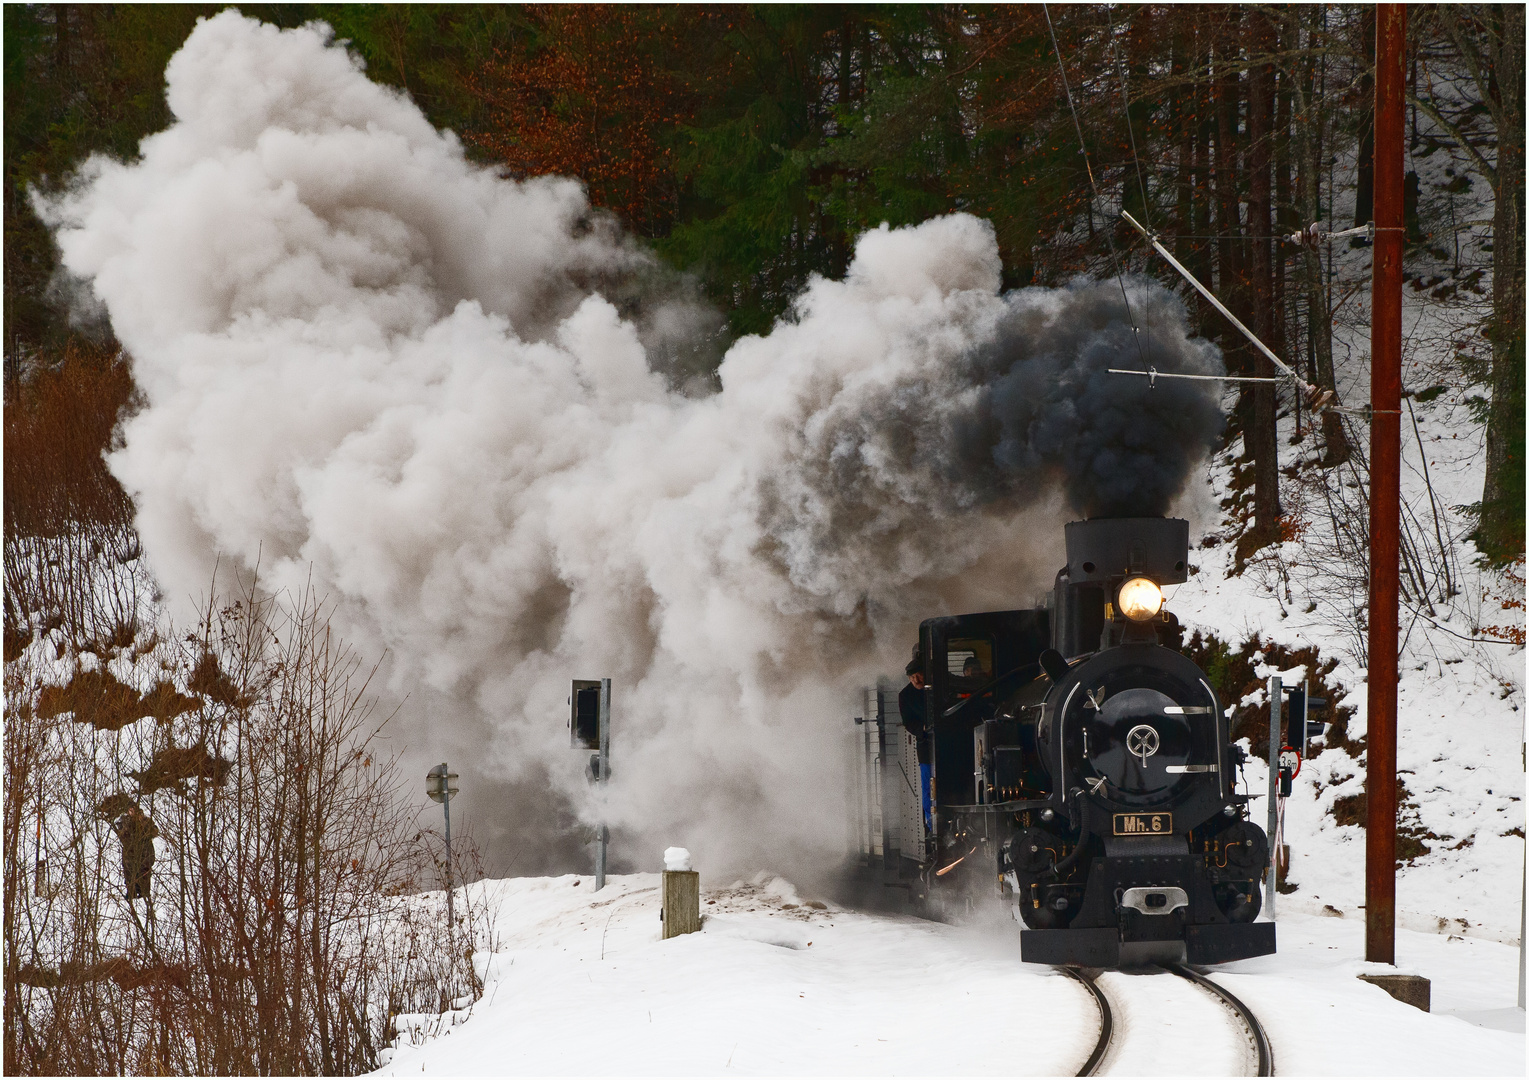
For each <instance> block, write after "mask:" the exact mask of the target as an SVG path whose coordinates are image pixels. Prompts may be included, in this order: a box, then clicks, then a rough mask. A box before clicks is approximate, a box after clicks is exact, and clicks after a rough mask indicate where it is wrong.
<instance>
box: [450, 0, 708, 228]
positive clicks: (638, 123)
mask: <svg viewBox="0 0 1529 1080" xmlns="http://www.w3.org/2000/svg"><path fill="white" fill-rule="evenodd" d="M522 15H523V16H524V18H525V19H526V20H528V21H529V22H530V24H531V25H532V27H533V28H534V29H535V31H536V44H535V46H534V47H533V48H532V49H531V50H529V52H526V53H521V52H517V53H514V54H512V53H509V52H506V51H503V50H500V51H497V52H496V53H495V56H494V59H493V60H492V61H490V62H489V63H487V64H485V65H484V67H483V68H482V70H480V71H475V72H472V73H471V74H469V75H468V76H467V83H468V86H469V87H470V88H471V89H472V91H473V92H474V93H475V94H476V95H477V96H478V97H479V98H480V99H481V100H482V101H483V102H484V103H485V104H486V106H487V108H488V118H487V119H488V122H487V123H486V124H485V126H484V127H483V128H482V129H481V130H479V131H477V132H476V133H474V134H473V135H471V136H470V139H471V141H472V143H473V144H474V145H476V146H477V147H478V148H480V149H481V150H483V151H484V152H486V153H487V154H489V155H491V156H492V157H493V158H494V159H496V160H498V161H502V162H503V163H504V164H505V165H506V166H507V167H508V169H509V171H510V172H511V173H512V174H514V175H516V176H519V177H526V176H542V175H548V174H551V175H558V176H576V177H578V178H579V179H581V180H583V181H584V183H585V184H587V185H588V188H589V195H590V200H591V201H592V202H593V203H594V204H595V205H596V206H601V207H605V208H606V209H609V210H612V211H615V212H616V213H617V214H618V215H620V216H621V218H622V219H623V220H624V221H626V222H627V223H628V224H630V225H631V226H632V227H634V228H635V229H636V230H637V231H638V232H640V233H643V234H645V235H653V234H654V233H655V231H657V230H659V229H661V228H662V226H664V225H665V224H667V223H668V221H669V220H670V219H671V218H672V216H673V214H674V211H675V206H676V202H677V199H678V194H679V192H678V185H677V182H676V179H675V176H674V171H673V148H672V145H671V142H670V139H671V137H672V136H673V134H674V132H675V131H677V129H678V128H679V127H680V126H681V125H683V124H685V123H686V122H687V121H689V120H690V119H692V118H693V116H694V114H695V109H696V107H697V105H698V104H699V100H700V99H699V95H698V93H697V92H696V91H697V88H696V87H695V86H693V85H691V84H690V81H689V79H687V77H686V76H685V75H684V74H682V73H681V72H679V71H678V70H676V67H675V64H676V63H677V61H678V59H679V57H680V56H681V55H682V54H683V51H684V48H685V42H686V39H687V38H688V37H691V36H693V35H695V34H697V33H701V32H706V31H708V30H709V29H710V28H711V27H712V25H713V24H716V23H717V22H718V21H719V20H722V19H723V18H725V16H726V11H725V10H724V9H720V8H703V7H677V8H662V7H649V6H638V5H619V4H587V5H578V6H567V5H561V4H531V5H528V6H527V7H526V8H524V9H523V11H522Z"/></svg>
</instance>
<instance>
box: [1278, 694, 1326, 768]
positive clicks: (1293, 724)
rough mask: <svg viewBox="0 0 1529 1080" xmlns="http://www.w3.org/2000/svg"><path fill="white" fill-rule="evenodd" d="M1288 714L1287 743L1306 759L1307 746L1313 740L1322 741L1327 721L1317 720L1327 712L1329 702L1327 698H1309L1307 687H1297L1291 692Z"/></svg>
mask: <svg viewBox="0 0 1529 1080" xmlns="http://www.w3.org/2000/svg"><path fill="white" fill-rule="evenodd" d="M1288 712H1289V716H1290V720H1289V727H1288V728H1287V731H1288V734H1287V735H1286V738H1285V742H1286V743H1288V744H1289V745H1290V746H1293V747H1295V749H1297V750H1299V751H1300V752H1301V756H1302V757H1305V756H1306V744H1307V743H1308V742H1310V741H1311V740H1312V739H1320V738H1321V737H1322V729H1323V728H1324V727H1326V726H1327V722H1326V721H1325V720H1320V719H1315V717H1320V716H1322V715H1324V714H1325V713H1326V712H1327V701H1326V699H1325V698H1314V697H1307V696H1306V687H1305V686H1304V685H1302V686H1297V687H1294V688H1293V689H1292V690H1291V691H1290V706H1289V709H1288Z"/></svg>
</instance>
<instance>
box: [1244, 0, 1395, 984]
mask: <svg viewBox="0 0 1529 1080" xmlns="http://www.w3.org/2000/svg"><path fill="white" fill-rule="evenodd" d="M1375 22H1376V27H1375V247H1374V260H1375V268H1374V280H1373V285H1372V289H1373V292H1372V294H1371V323H1370V405H1371V408H1372V409H1373V415H1372V417H1371V420H1370V641H1369V654H1370V669H1369V677H1368V683H1369V698H1368V706H1367V711H1366V719H1367V726H1366V732H1367V740H1366V743H1367V750H1366V771H1365V784H1366V792H1367V796H1366V798H1367V813H1366V821H1365V826H1366V828H1365V874H1364V896H1365V938H1364V956H1365V959H1366V960H1369V961H1372V962H1376V963H1382V964H1394V963H1396V682H1397V656H1396V653H1397V648H1396V639H1397V629H1398V626H1397V595H1396V594H1397V573H1398V566H1397V561H1398V560H1397V548H1398V535H1399V532H1400V516H1401V407H1402V238H1403V233H1402V228H1403V224H1402V137H1403V129H1404V127H1405V124H1404V122H1403V121H1404V109H1403V100H1404V98H1403V95H1404V93H1405V89H1406V79H1407V73H1406V70H1405V68H1404V67H1403V57H1404V55H1405V53H1406V38H1407V9H1406V6H1405V5H1403V4H1380V5H1379V6H1378V7H1377V8H1376V12H1375ZM1270 767H1271V768H1272V767H1273V766H1272V764H1271V766H1270Z"/></svg>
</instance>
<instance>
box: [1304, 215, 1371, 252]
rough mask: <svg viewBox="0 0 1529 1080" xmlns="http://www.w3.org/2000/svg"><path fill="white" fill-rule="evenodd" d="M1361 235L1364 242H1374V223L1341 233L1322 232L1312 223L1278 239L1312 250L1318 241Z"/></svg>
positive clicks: (1319, 227)
mask: <svg viewBox="0 0 1529 1080" xmlns="http://www.w3.org/2000/svg"><path fill="white" fill-rule="evenodd" d="M1361 233H1362V234H1364V238H1365V239H1366V240H1369V241H1371V242H1374V240H1375V222H1373V221H1370V222H1366V223H1365V224H1363V225H1360V226H1359V227H1357V228H1354V229H1344V230H1342V231H1341V232H1323V231H1322V229H1321V222H1317V221H1313V222H1312V223H1311V224H1310V225H1308V226H1306V228H1304V229H1302V230H1301V231H1300V232H1294V233H1291V234H1290V235H1289V236H1282V237H1280V239H1281V240H1284V241H1285V242H1286V243H1289V244H1303V245H1305V246H1306V247H1312V248H1314V247H1316V246H1317V244H1318V243H1319V242H1320V241H1323V240H1327V241H1333V240H1341V239H1342V238H1343V237H1345V236H1359V235H1360V234H1361Z"/></svg>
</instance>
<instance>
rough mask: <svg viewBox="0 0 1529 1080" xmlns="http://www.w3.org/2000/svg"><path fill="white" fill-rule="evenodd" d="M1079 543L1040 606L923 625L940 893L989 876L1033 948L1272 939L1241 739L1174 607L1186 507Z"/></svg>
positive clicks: (1085, 531) (1205, 951) (1184, 574)
mask: <svg viewBox="0 0 1529 1080" xmlns="http://www.w3.org/2000/svg"><path fill="white" fill-rule="evenodd" d="M1066 540H1067V556H1068V559H1067V565H1066V566H1065V567H1064V568H1063V569H1062V570H1061V571H1060V572H1059V573H1058V574H1057V577H1056V583H1055V589H1054V591H1053V593H1052V596H1051V598H1050V602H1049V604H1048V607H1047V608H1045V609H1031V610H1021V611H1006V612H986V613H982V614H976V615H961V616H951V617H945V618H939V619H930V620H927V621H926V622H924V623H923V624H922V625H921V627H920V636H919V641H920V654H919V655H920V657H921V659H922V661H923V665H924V670H925V676H924V678H925V690H924V694H925V698H924V705H925V713H926V724H927V727H926V736H925V743H924V748H923V749H922V751H921V753H923V754H927V757H928V758H929V759H931V760H930V764H931V765H932V781H931V787H932V789H933V790H932V793H931V794H932V803H933V813H932V815H931V822H930V825H931V834H930V840H929V844H930V849H929V851H928V852H926V854H927V855H928V859H927V861H926V864H925V865H926V879H927V881H928V884H929V886H930V890H929V891H930V894H931V895H941V894H944V895H946V896H951V895H955V896H961V895H962V894H965V896H966V897H967V898H968V899H969V898H971V897H973V896H974V895H975V894H980V893H983V892H988V893H990V892H991V890H992V887H993V886H992V882H993V880H994V878H995V877H996V879H997V882H998V891H999V892H1000V894H1001V895H1002V897H1003V898H1004V899H1005V900H1006V901H1007V902H1008V903H1009V904H1010V905H1011V906H1012V909H1013V911H1014V913H1015V915H1016V917H1017V918H1018V919H1019V920H1020V921H1021V922H1022V923H1023V924H1024V926H1025V928H1026V929H1025V930H1023V931H1022V934H1021V951H1022V955H1023V956H1024V958H1025V959H1026V960H1030V961H1034V962H1039V963H1052V964H1084V965H1089V966H1115V965H1119V964H1122V963H1125V964H1130V963H1133V962H1153V961H1160V960H1182V959H1188V960H1189V961H1190V962H1193V963H1221V962H1226V961H1229V960H1233V959H1241V958H1244V957H1248V956H1257V955H1262V954H1264V953H1269V952H1273V951H1274V926H1273V924H1272V923H1268V922H1262V923H1258V922H1255V921H1254V919H1255V917H1256V915H1257V913H1258V910H1259V888H1258V885H1259V881H1260V880H1261V879H1262V876H1263V872H1264V864H1265V863H1266V861H1267V855H1268V844H1267V838H1266V837H1265V836H1264V833H1263V831H1262V830H1261V829H1259V828H1258V827H1257V826H1256V825H1255V824H1253V823H1252V822H1251V821H1249V820H1247V812H1246V804H1247V798H1246V796H1239V795H1238V794H1237V793H1236V791H1235V789H1234V785H1233V773H1234V770H1235V767H1236V765H1237V764H1238V763H1239V762H1240V760H1241V757H1240V755H1241V751H1240V749H1239V748H1238V747H1236V746H1235V745H1234V744H1232V743H1231V739H1230V733H1229V731H1228V725H1227V719H1226V716H1225V714H1224V712H1223V710H1222V707H1221V704H1220V702H1219V701H1218V700H1217V699H1216V695H1215V692H1214V690H1213V689H1212V688H1211V686H1210V683H1209V681H1208V680H1207V679H1206V677H1205V675H1204V673H1203V672H1201V671H1200V670H1199V668H1198V667H1196V666H1195V664H1194V663H1193V662H1191V661H1190V660H1189V659H1188V658H1186V657H1185V656H1183V655H1182V654H1181V653H1180V652H1179V651H1178V644H1179V637H1180V634H1179V626H1178V623H1177V620H1176V619H1174V618H1173V616H1172V615H1171V614H1169V613H1168V612H1167V610H1166V608H1165V606H1164V596H1163V588H1164V587H1165V586H1171V585H1175V584H1179V583H1181V582H1184V581H1186V580H1187V579H1188V571H1189V567H1188V562H1187V560H1188V548H1189V529H1188V523H1187V522H1185V521H1182V520H1177V519H1171V518H1114V519H1110V518H1104V519H1094V520H1090V521H1080V522H1073V523H1071V524H1069V525H1068V526H1067V530H1066Z"/></svg>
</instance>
